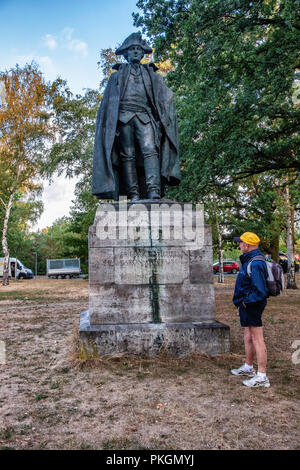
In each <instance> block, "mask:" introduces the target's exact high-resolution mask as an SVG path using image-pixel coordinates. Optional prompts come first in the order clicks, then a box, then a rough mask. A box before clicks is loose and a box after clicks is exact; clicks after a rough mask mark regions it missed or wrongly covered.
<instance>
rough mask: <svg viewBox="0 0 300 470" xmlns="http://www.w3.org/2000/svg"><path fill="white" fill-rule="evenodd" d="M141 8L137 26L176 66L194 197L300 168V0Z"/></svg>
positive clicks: (163, 1) (187, 0) (195, 1)
mask: <svg viewBox="0 0 300 470" xmlns="http://www.w3.org/2000/svg"><path fill="white" fill-rule="evenodd" d="M137 6H138V7H139V8H141V10H142V11H143V13H142V14H136V15H134V20H135V25H136V26H143V29H144V32H146V33H147V34H148V36H149V37H150V38H151V39H152V40H153V44H154V47H155V54H156V58H158V59H160V60H161V59H170V60H171V62H172V63H173V65H174V70H173V71H171V72H170V73H169V74H168V81H169V84H170V86H171V87H172V89H173V90H174V92H175V94H176V99H177V108H178V115H179V130H180V143H181V155H182V161H183V165H182V166H183V176H184V178H183V180H185V178H187V179H186V185H187V186H188V188H190V196H192V197H191V198H192V199H194V197H193V195H194V196H196V195H197V194H199V191H200V192H202V193H203V192H205V191H206V190H209V189H211V188H212V187H215V186H216V185H224V184H228V183H229V182H232V181H234V180H240V179H241V178H244V177H248V176H250V175H254V174H259V173H263V172H266V171H273V172H277V173H280V172H282V173H285V172H287V171H290V170H293V172H294V177H296V176H298V175H299V171H300V157H299V144H300V136H299V125H300V107H299V106H297V93H298V92H299V93H300V90H298V91H297V90H296V88H297V86H298V84H299V82H297V80H296V79H297V73H298V69H299V68H300V58H299V50H300V34H299V28H300V22H299V6H300V2H299V0H296V1H294V0H293V1H289V0H285V1H279V0H259V1H255V2H253V1H249V0H205V1H202V0H177V1H176V0H139V1H138V3H137ZM195 111H197V112H195ZM184 184H185V182H184V181H183V185H184ZM188 188H187V189H188ZM191 188H193V189H191Z"/></svg>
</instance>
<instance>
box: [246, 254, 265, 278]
mask: <svg viewBox="0 0 300 470" xmlns="http://www.w3.org/2000/svg"><path fill="white" fill-rule="evenodd" d="M253 261H264V262H265V263H266V264H267V260H266V258H265V257H264V256H261V255H257V256H254V258H252V259H251V260H250V261H249V263H248V264H247V274H248V276H249V277H250V276H251V264H252V262H253Z"/></svg>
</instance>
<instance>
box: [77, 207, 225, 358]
mask: <svg viewBox="0 0 300 470" xmlns="http://www.w3.org/2000/svg"><path fill="white" fill-rule="evenodd" d="M169 205H172V211H171V213H170V214H168V207H169ZM112 206H113V208H112ZM145 207H146V210H145ZM103 208H105V206H104V205H101V206H100V207H99V209H98V211H97V214H96V217H95V223H94V225H93V226H92V227H90V231H89V267H90V272H89V290H90V297H89V314H88V327H87V328H85V327H84V328H83V329H81V333H80V337H81V345H82V351H85V353H84V354H87V355H93V354H94V353H95V354H96V355H98V354H100V355H101V354H114V353H118V352H124V351H126V352H133V353H147V351H148V353H149V354H156V353H157V352H158V351H159V348H160V347H161V346H162V345H163V347H165V348H167V349H168V350H169V351H170V352H172V353H174V354H175V355H185V354H186V353H187V354H188V353H189V352H192V351H194V350H197V351H202V350H203V351H206V352H208V353H210V351H213V353H214V354H217V353H218V352H220V351H223V350H224V351H225V350H227V349H228V348H229V343H228V337H229V329H228V328H227V327H225V326H222V328H221V327H220V324H217V323H216V322H215V298H214V288H213V273H212V262H213V255H212V237H211V228H210V227H209V226H207V225H205V226H203V227H202V228H201V227H198V232H199V233H197V237H196V245H195V243H194V244H192V245H190V244H189V243H186V239H179V238H178V235H180V230H181V232H182V233H183V229H184V225H183V224H184V218H182V219H180V216H181V215H182V216H183V214H184V211H183V205H182V204H174V203H172V201H167V202H166V203H165V204H163V205H162V204H159V203H157V202H156V203H152V202H151V203H149V201H146V202H145V205H141V204H127V205H124V204H123V206H122V205H121V206H119V205H118V204H117V203H115V204H112V205H108V206H107V208H108V209H110V210H111V211H112V212H113V213H112V214H110V213H109V210H107V211H106V213H103ZM124 208H125V209H126V208H127V209H128V213H129V220H135V221H136V220H139V223H140V225H141V226H140V227H131V228H129V229H128V224H127V223H126V220H125V219H126V217H125V216H126V214H127V211H126V210H124ZM153 208H154V210H153ZM150 210H152V212H151V213H150V212H149V211H150ZM147 211H148V212H149V214H148V213H147ZM197 217H198V219H197V221H198V222H199V220H200V219H201V217H200V216H199V213H197ZM197 217H196V215H195V213H193V215H192V219H193V221H194V222H193V223H194V225H195V222H196V218H197ZM99 224H100V228H99ZM193 229H194V226H193V227H192V229H191V233H192V232H193ZM168 230H169V232H168ZM105 233H106V234H108V235H109V236H112V239H104V238H105V236H106V235H105ZM168 236H170V239H168ZM114 237H115V238H114ZM126 237H127V238H126ZM176 237H177V238H176ZM197 243H198V244H197ZM82 322H83V320H82ZM195 325H196V326H195ZM199 325H201V328H200V326H199ZM205 325H206V326H205ZM207 325H210V326H207ZM202 330H203V331H202ZM220 331H221V333H220ZM226 348H227V349H226ZM185 352H186V353H185Z"/></svg>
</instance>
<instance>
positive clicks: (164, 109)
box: [92, 64, 181, 200]
mask: <svg viewBox="0 0 300 470" xmlns="http://www.w3.org/2000/svg"><path fill="white" fill-rule="evenodd" d="M154 67H155V66H153V65H151V64H150V65H149V64H146V65H142V66H141V70H142V77H143V80H144V84H145V87H146V90H150V93H149V94H148V97H149V100H150V101H152V104H153V105H154V108H155V109H156V110H157V113H158V117H159V121H160V122H161V132H162V136H161V145H160V151H159V154H160V166H161V176H162V182H163V185H164V184H168V185H171V186H175V185H177V184H179V182H180V179H181V177H180V164H179V149H178V130H177V118H176V112H175V106H174V102H173V93H172V91H171V90H170V89H169V88H168V87H167V86H166V85H165V83H164V82H163V80H162V78H161V76H160V75H159V74H157V73H155V71H154ZM117 68H118V71H117V72H115V73H113V74H112V75H111V77H110V79H109V81H108V84H107V87H106V90H105V92H104V95H103V99H102V101H101V105H100V108H99V111H98V116H97V121H96V132H95V145H94V161H93V184H92V193H93V194H94V195H95V196H97V197H98V198H99V199H115V200H118V197H119V195H122V194H125V192H124V189H123V188H122V182H121V178H119V156H118V148H117V138H116V132H117V123H118V115H119V104H120V99H121V97H122V95H123V92H124V89H125V86H126V83H127V80H128V76H129V71H130V68H129V65H128V64H118V67H117ZM151 88H152V92H151Z"/></svg>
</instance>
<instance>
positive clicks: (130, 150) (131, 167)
mask: <svg viewBox="0 0 300 470" xmlns="http://www.w3.org/2000/svg"><path fill="white" fill-rule="evenodd" d="M118 130H119V132H120V136H119V142H120V163H121V167H122V174H123V178H124V184H125V187H126V192H127V195H128V196H129V197H130V198H131V200H132V201H138V200H139V198H140V197H139V187H138V177H137V172H136V166H135V144H134V130H133V127H132V121H130V122H129V123H127V124H123V123H121V122H119V125H118Z"/></svg>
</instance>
